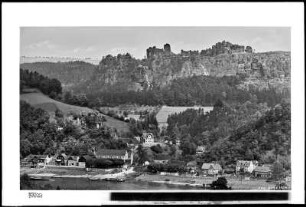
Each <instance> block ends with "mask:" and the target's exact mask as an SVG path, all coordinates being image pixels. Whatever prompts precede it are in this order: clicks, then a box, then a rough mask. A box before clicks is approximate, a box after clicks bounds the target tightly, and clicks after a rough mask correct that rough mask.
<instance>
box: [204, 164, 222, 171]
mask: <svg viewBox="0 0 306 207" xmlns="http://www.w3.org/2000/svg"><path fill="white" fill-rule="evenodd" d="M209 169H213V170H222V167H221V166H220V165H219V164H215V163H203V165H202V170H209Z"/></svg>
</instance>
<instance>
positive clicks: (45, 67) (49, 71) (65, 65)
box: [21, 61, 96, 88]
mask: <svg viewBox="0 0 306 207" xmlns="http://www.w3.org/2000/svg"><path fill="white" fill-rule="evenodd" d="M21 67H22V68H24V69H26V70H29V71H31V72H38V73H40V74H42V75H44V76H47V77H49V78H55V79H57V80H59V81H60V82H61V83H62V84H63V86H64V87H65V88H69V87H70V86H72V85H77V84H80V83H82V82H85V81H87V80H89V79H90V77H91V76H92V73H93V71H94V69H95V67H96V66H95V65H92V64H90V63H86V62H83V61H73V62H57V63H53V62H35V63H23V64H21Z"/></svg>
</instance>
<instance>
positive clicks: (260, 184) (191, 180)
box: [136, 174, 291, 190]
mask: <svg viewBox="0 0 306 207" xmlns="http://www.w3.org/2000/svg"><path fill="white" fill-rule="evenodd" d="M226 179H227V181H228V186H229V187H232V190H272V189H274V187H275V184H276V183H274V182H266V181H265V180H262V179H257V180H240V179H239V178H232V177H231V178H226ZM215 180H217V178H216V177H215V178H214V177H186V176H171V175H159V174H142V175H140V176H138V177H136V181H144V182H151V183H165V184H173V185H181V186H184V185H185V186H194V187H202V186H203V184H205V185H207V184H211V183H212V182H213V181H215ZM287 184H288V186H291V185H290V183H287Z"/></svg>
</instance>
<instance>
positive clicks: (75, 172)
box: [20, 167, 135, 180]
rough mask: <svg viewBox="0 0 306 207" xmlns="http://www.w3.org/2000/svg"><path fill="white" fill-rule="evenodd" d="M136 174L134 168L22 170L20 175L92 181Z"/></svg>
mask: <svg viewBox="0 0 306 207" xmlns="http://www.w3.org/2000/svg"><path fill="white" fill-rule="evenodd" d="M133 173H135V171H134V169H133V168H129V169H128V170H126V171H122V170H121V169H118V168H115V169H94V170H93V169H89V170H88V171H86V170H85V169H84V168H48V167H46V168H40V169H36V168H20V175H22V174H28V175H29V176H30V177H49V178H90V179H94V180H97V179H105V178H123V177H126V176H128V175H130V174H133Z"/></svg>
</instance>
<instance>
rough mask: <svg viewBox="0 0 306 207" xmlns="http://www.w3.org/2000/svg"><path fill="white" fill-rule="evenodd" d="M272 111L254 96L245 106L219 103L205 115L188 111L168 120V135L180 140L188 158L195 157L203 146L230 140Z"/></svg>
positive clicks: (193, 110) (200, 110)
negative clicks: (233, 135)
mask: <svg viewBox="0 0 306 207" xmlns="http://www.w3.org/2000/svg"><path fill="white" fill-rule="evenodd" d="M268 109H269V108H268V107H267V105H266V104H258V103H257V100H256V97H255V96H254V97H253V98H252V99H251V101H246V102H245V103H243V104H232V105H229V104H227V103H226V104H224V103H223V102H222V101H220V100H218V101H217V102H216V103H215V104H214V109H213V111H211V112H210V113H208V114H205V113H204V111H203V109H199V110H195V109H188V110H186V111H184V112H181V113H179V114H173V115H170V116H169V117H168V120H167V122H168V128H167V132H166V134H167V135H168V136H169V137H171V138H172V140H173V141H174V140H175V139H180V140H181V142H182V143H183V144H182V145H181V148H182V150H183V153H184V154H190V155H193V154H195V148H196V146H199V145H205V146H211V145H213V143H214V142H215V141H217V140H218V139H220V138H224V137H227V136H229V135H230V134H231V133H232V132H233V131H234V130H235V129H237V128H238V127H240V126H243V125H244V124H246V123H248V122H249V121H252V120H256V119H258V118H259V117H260V116H262V115H263V114H264V113H265V112H266V111H267V110H268Z"/></svg>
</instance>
